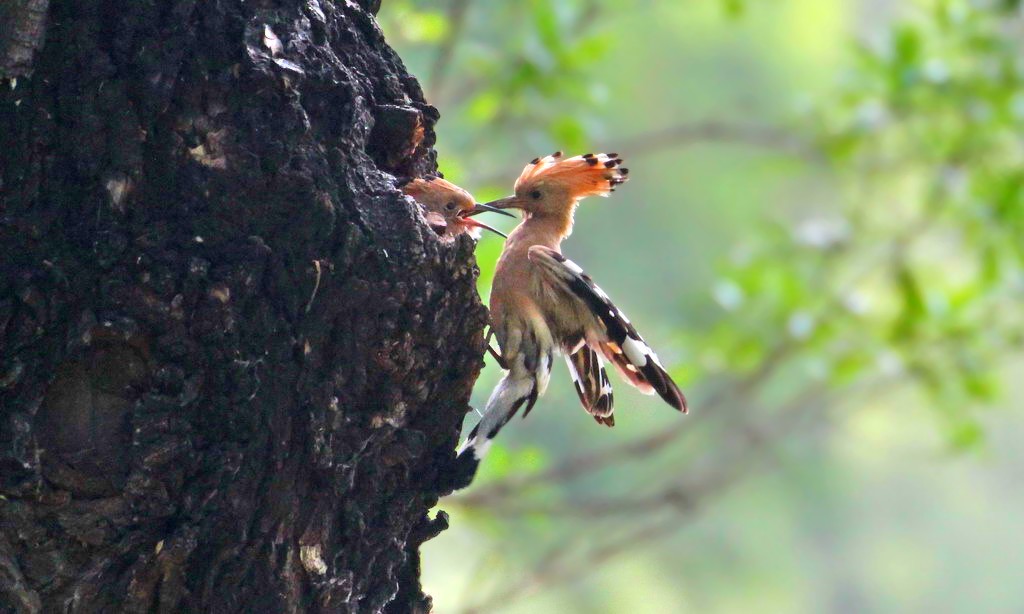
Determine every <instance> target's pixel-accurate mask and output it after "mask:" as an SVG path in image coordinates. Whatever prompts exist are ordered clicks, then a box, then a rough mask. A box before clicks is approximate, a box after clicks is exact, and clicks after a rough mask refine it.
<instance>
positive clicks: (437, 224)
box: [402, 177, 515, 240]
mask: <svg viewBox="0 0 1024 614" xmlns="http://www.w3.org/2000/svg"><path fill="white" fill-rule="evenodd" d="M402 192H404V193H405V195H406V196H411V197H412V199H413V200H415V201H416V202H417V203H419V204H420V206H422V207H423V217H425V218H426V220H427V224H429V225H430V228H431V229H433V231H434V232H436V233H437V234H438V235H439V236H440V237H441V238H442V239H447V240H454V238H455V237H456V236H458V235H460V234H462V233H464V232H470V233H473V234H474V238H478V237H479V232H480V231H479V229H480V228H484V229H486V230H490V231H491V232H494V233H497V234H499V235H501V236H503V237H504V236H505V233H503V232H499V231H498V230H496V229H494V228H491V227H490V226H488V225H487V224H484V223H483V222H479V221H477V220H475V219H473V216H474V215H477V214H478V213H483V212H485V211H494V212H495V213H500V214H502V215H507V216H509V217H515V216H513V215H512V214H511V213H509V212H508V211H502V210H501V209H496V208H494V207H491V206H489V205H480V204H477V202H476V200H474V198H473V195H472V194H470V193H469V192H467V191H466V190H463V189H462V188H460V187H459V186H457V185H455V184H454V183H452V182H450V181H446V180H444V179H441V178H440V177H427V178H425V179H413V180H412V181H409V182H408V183H406V184H405V185H403V186H402Z"/></svg>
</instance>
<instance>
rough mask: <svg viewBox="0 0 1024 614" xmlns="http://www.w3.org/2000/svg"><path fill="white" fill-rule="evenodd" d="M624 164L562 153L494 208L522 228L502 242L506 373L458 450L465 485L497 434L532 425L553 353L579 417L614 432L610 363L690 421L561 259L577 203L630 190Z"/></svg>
mask: <svg viewBox="0 0 1024 614" xmlns="http://www.w3.org/2000/svg"><path fill="white" fill-rule="evenodd" d="M621 164H622V159H621V158H619V157H618V155H617V154H614V153H612V154H596V155H595V154H586V155H583V156H575V157H571V158H563V156H562V153H561V152H557V153H555V154H553V155H550V156H545V157H544V158H537V159H535V160H533V161H532V162H531V163H530V164H528V165H527V166H526V168H525V169H523V172H522V174H521V175H520V176H519V179H517V180H516V183H515V194H514V195H512V196H509V197H507V198H502V199H499V200H496V201H493V202H490V203H488V206H490V207H494V208H497V209H519V210H521V211H522V213H523V220H522V222H521V223H520V224H519V226H517V227H516V228H515V229H514V230H513V231H512V232H511V233H510V234H509V236H508V239H507V240H506V241H505V247H504V250H503V251H502V254H501V257H500V258H499V260H498V264H497V268H496V270H495V273H494V282H493V285H492V288H491V304H490V307H491V331H492V333H493V334H494V335H496V336H497V339H498V344H499V346H500V348H501V362H502V363H503V364H502V367H503V368H504V369H506V373H505V374H504V377H503V378H502V379H501V381H500V382H498V385H497V387H496V388H495V389H494V391H493V392H492V393H491V397H490V399H489V400H488V401H487V407H486V409H485V411H484V414H483V418H482V419H481V420H480V422H479V423H478V424H477V425H476V426H475V427H474V428H473V430H472V431H471V432H470V434H469V438H468V439H467V440H466V442H465V443H464V444H463V445H462V447H461V448H460V449H459V451H458V458H457V461H456V466H455V468H454V469H455V474H456V477H455V478H454V479H455V481H456V482H458V483H459V484H462V485H464V484H468V482H469V480H471V479H472V476H473V474H474V473H475V472H476V467H477V465H478V464H479V461H480V459H481V458H482V457H483V455H484V454H485V453H486V452H487V449H488V448H489V447H490V444H491V440H492V439H494V437H495V436H496V435H497V434H498V431H500V430H501V428H502V427H503V426H504V425H505V424H506V423H507V422H508V421H509V420H510V419H511V418H512V417H513V416H514V415H515V414H516V413H517V412H518V411H519V410H520V409H522V410H523V415H524V416H526V415H527V414H528V413H529V412H530V410H531V409H532V408H533V406H534V404H535V403H536V402H537V398H538V397H539V396H540V395H541V394H543V393H544V390H545V388H546V387H547V385H548V379H549V376H550V373H551V363H552V361H553V359H554V355H555V354H563V355H565V357H566V362H567V363H568V365H569V372H570V374H571V375H572V378H573V381H574V382H575V384H576V392H577V393H578V395H579V398H580V402H581V403H582V404H583V408H584V409H585V410H586V411H587V412H588V413H590V414H591V415H592V416H593V417H594V419H595V420H596V421H597V422H598V423H600V424H604V425H607V426H613V425H614V424H615V419H614V416H613V413H612V412H613V409H614V407H613V398H612V387H611V383H610V382H609V380H608V375H607V373H606V372H605V369H604V361H605V360H607V361H609V362H611V363H612V364H613V365H615V368H616V369H617V370H618V371H619V373H620V374H621V375H622V376H623V378H624V379H625V380H626V381H627V382H629V383H630V384H632V385H633V386H635V387H637V388H638V389H639V390H640V391H641V392H643V393H645V394H655V393H657V394H658V395H659V396H660V397H661V398H662V399H663V400H664V401H665V402H666V403H668V404H669V405H671V406H672V407H674V408H675V409H677V410H679V411H681V412H683V413H685V412H686V410H687V407H686V398H685V397H684V396H683V393H682V392H681V391H680V390H679V387H678V386H676V384H675V382H673V381H672V378H671V377H670V376H669V374H668V373H667V372H666V371H665V369H664V367H662V365H661V362H660V361H659V360H658V356H657V355H656V354H655V353H654V351H653V350H651V348H650V346H648V345H647V343H646V342H644V340H643V338H642V337H641V336H640V334H639V333H637V331H636V329H635V328H634V327H633V325H632V324H631V323H630V321H629V319H628V318H627V317H626V315H625V314H624V313H623V312H622V310H620V309H619V308H618V307H616V306H615V305H614V304H613V303H612V302H611V300H610V299H609V298H608V295H606V294H605V293H604V291H602V290H601V288H599V287H598V286H597V284H595V283H594V281H593V280H592V279H591V278H590V276H588V275H587V274H586V273H584V272H583V269H581V268H580V267H579V266H578V265H577V264H576V263H574V262H572V261H571V260H568V259H567V258H566V257H565V256H563V255H562V252H561V243H562V240H563V239H565V238H566V237H568V236H569V234H570V233H571V232H572V224H573V213H574V212H575V210H576V206H577V204H579V201H580V200H581V199H582V198H585V197H587V196H608V195H609V194H610V193H611V192H613V191H614V190H615V187H616V186H618V185H620V184H622V183H625V181H626V179H627V175H628V172H629V171H628V169H625V168H622V166H621Z"/></svg>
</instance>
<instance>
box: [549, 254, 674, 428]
mask: <svg viewBox="0 0 1024 614" xmlns="http://www.w3.org/2000/svg"><path fill="white" fill-rule="evenodd" d="M529 257H530V260H531V261H532V262H534V263H535V264H537V265H538V266H540V267H541V269H542V270H543V271H544V272H545V274H546V276H547V278H548V280H549V281H551V282H552V285H553V286H554V287H558V288H562V289H563V290H564V292H565V299H566V300H576V301H579V302H580V303H581V304H582V306H583V307H584V308H585V309H586V310H587V311H589V312H590V313H591V314H593V315H594V317H595V319H596V320H597V321H598V322H599V323H600V325H601V327H602V329H603V330H600V331H595V332H598V333H600V334H599V335H597V336H598V337H600V338H601V342H600V349H601V352H602V353H603V354H604V355H605V357H606V358H607V359H608V360H609V361H611V362H612V364H614V365H615V366H616V368H618V370H619V372H620V373H622V375H623V377H625V378H626V380H628V381H629V382H630V383H631V384H633V385H634V386H636V387H637V388H638V389H639V390H640V391H641V392H643V393H645V394H654V393H655V392H656V393H658V395H659V396H661V398H662V399H664V400H665V402H666V403H668V404H669V405H671V406H672V407H675V408H676V409H678V410H680V411H682V412H684V413H685V412H686V397H685V396H683V393H682V392H681V391H680V390H679V387H678V386H676V384H675V382H673V381H672V378H671V377H670V376H669V374H668V373H667V372H666V371H665V368H664V367H662V366H661V363H660V362H659V361H658V356H657V354H655V353H654V350H652V349H651V348H650V346H648V345H647V343H645V342H644V340H643V337H641V336H640V334H639V333H637V332H636V328H634V327H633V325H632V324H631V323H630V321H629V319H628V318H627V317H626V315H625V314H624V313H622V311H621V310H620V309H619V308H618V307H616V306H615V305H614V304H613V303H612V301H611V299H609V298H608V295H607V294H605V293H604V291H603V290H601V288H599V287H598V286H597V284H595V283H594V280H593V279H591V278H590V276H589V275H587V274H586V273H584V272H583V269H581V268H580V266H579V265H577V264H576V263H575V262H573V261H571V260H569V259H567V258H566V257H565V256H563V255H562V254H560V253H558V252H557V251H555V250H553V249H551V248H549V247H545V246H543V245H534V246H533V247H531V248H530V251H529ZM589 341H590V339H588V342H589Z"/></svg>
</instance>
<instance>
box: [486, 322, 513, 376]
mask: <svg viewBox="0 0 1024 614" xmlns="http://www.w3.org/2000/svg"><path fill="white" fill-rule="evenodd" d="M493 336H494V329H493V328H488V329H487V337H486V338H485V339H484V343H486V344H487V351H488V353H490V355H491V356H492V357H493V358H494V360H496V361H497V362H498V366H499V367H501V368H502V370H504V371H508V363H506V362H505V359H504V358H502V357H501V354H499V353H498V351H497V350H495V349H494V346H493V345H491V337H493Z"/></svg>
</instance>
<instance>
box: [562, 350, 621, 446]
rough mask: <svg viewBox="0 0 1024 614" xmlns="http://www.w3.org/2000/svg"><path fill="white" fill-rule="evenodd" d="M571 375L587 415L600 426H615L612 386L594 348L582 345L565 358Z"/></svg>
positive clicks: (599, 356)
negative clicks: (592, 417)
mask: <svg viewBox="0 0 1024 614" xmlns="http://www.w3.org/2000/svg"><path fill="white" fill-rule="evenodd" d="M565 362H566V363H567V364H568V365H569V373H570V374H571V375H572V381H573V384H575V385H576V393H577V394H579V395H580V403H582V404H583V409H585V410H587V413H589V414H590V415H592V416H594V420H597V421H598V422H599V423H600V424H604V425H606V426H615V416H613V415H612V412H613V411H615V404H614V403H615V401H614V397H613V395H612V384H611V382H610V381H608V373H606V372H605V370H604V361H602V360H601V355H600V354H598V353H597V352H596V351H595V350H594V348H592V347H590V346H589V345H586V344H583V345H581V346H580V348H579V349H578V350H576V351H575V352H573V353H572V354H569V355H567V356H566V357H565Z"/></svg>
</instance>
